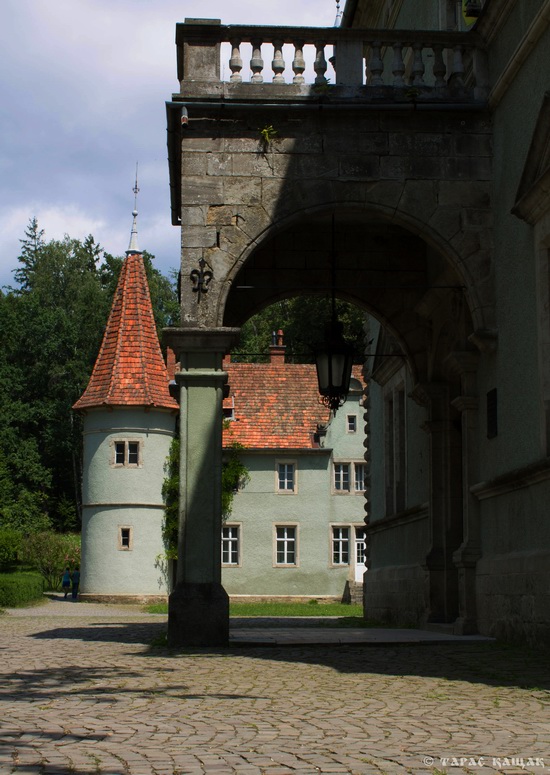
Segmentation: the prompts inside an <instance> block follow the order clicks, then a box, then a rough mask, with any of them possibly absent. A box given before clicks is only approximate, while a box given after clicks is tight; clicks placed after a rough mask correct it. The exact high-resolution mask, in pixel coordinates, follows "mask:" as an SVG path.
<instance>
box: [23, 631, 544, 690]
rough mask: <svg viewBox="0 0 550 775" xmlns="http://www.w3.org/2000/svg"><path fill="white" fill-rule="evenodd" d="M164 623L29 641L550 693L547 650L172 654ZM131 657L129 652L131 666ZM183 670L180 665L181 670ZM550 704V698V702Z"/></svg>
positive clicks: (439, 647) (483, 647) (449, 646)
mask: <svg viewBox="0 0 550 775" xmlns="http://www.w3.org/2000/svg"><path fill="white" fill-rule="evenodd" d="M165 634H166V621H165V620H162V621H159V622H151V621H149V622H143V623H141V622H135V621H133V622H127V621H112V622H109V623H105V622H101V623H100V622H90V623H88V624H86V625H85V626H83V625H82V624H79V625H78V626H74V627H71V626H67V627H58V628H55V629H48V630H43V631H41V632H37V633H35V634H34V635H33V636H32V637H34V638H39V639H45V640H53V639H57V638H58V639H63V640H79V641H82V642H86V641H101V642H106V643H107V642H117V643H128V644H135V643H141V644H143V645H144V646H147V647H148V648H147V649H146V650H145V651H144V652H142V653H140V654H139V656H140V657H142V656H146V657H149V658H151V659H152V660H160V659H162V660H163V664H162V669H163V670H166V669H168V668H167V665H166V661H165V660H166V659H174V660H185V659H186V658H191V657H192V658H196V657H199V656H200V657H202V658H214V657H224V658H225V659H227V658H235V659H239V658H241V657H245V658H252V659H257V660H258V662H261V661H263V660H267V661H279V662H285V663H289V664H295V663H302V664H310V665H324V666H326V667H329V668H332V669H334V670H335V671H336V672H338V673H349V674H353V673H358V674H361V673H362V674H364V673H373V674H381V675H388V676H404V675H414V676H419V677H440V678H445V679H447V680H454V681H468V682H470V683H482V684H486V685H489V686H516V687H520V688H527V689H538V690H541V691H542V690H545V691H549V690H550V664H549V660H548V651H547V650H545V649H541V650H534V649H529V648H527V647H522V646H510V645H507V644H502V643H475V642H470V643H465V644H461V643H455V642H449V643H445V644H427V643H425V644H409V643H401V644H391V645H373V644H368V645H367V644H357V645H355V644H354V645H339V644H325V645H303V646H300V645H285V646H258V647H255V646H239V647H237V648H236V647H234V646H229V647H227V648H180V649H170V648H168V647H166V646H164V645H159V644H163V643H164V642H165ZM134 655H135V653H134V654H132V653H129V654H128V657H127V659H128V660H129V661H130V662H131V659H132V656H134ZM179 667H181V665H180V666H179ZM548 699H549V700H550V697H549V698H548Z"/></svg>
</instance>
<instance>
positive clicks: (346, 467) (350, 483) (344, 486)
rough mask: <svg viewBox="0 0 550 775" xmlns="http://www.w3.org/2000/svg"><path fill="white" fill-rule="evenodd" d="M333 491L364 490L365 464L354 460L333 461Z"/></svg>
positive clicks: (347, 493) (355, 491) (357, 491)
mask: <svg viewBox="0 0 550 775" xmlns="http://www.w3.org/2000/svg"><path fill="white" fill-rule="evenodd" d="M333 471H334V477H333V484H332V488H333V492H334V493H344V494H346V495H349V493H352V492H353V493H360V492H365V490H366V481H367V466H366V464H365V463H359V462H355V461H350V462H346V463H343V462H338V463H334V468H333Z"/></svg>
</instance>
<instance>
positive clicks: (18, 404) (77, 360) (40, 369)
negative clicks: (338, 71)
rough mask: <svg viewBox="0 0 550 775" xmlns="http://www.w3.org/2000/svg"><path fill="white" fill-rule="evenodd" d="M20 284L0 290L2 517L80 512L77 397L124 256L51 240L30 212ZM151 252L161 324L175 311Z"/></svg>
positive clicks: (148, 264) (36, 518) (38, 524)
mask: <svg viewBox="0 0 550 775" xmlns="http://www.w3.org/2000/svg"><path fill="white" fill-rule="evenodd" d="M21 243H22V249H21V255H20V256H19V264H20V265H19V267H18V268H17V269H16V270H15V272H14V276H15V279H16V281H17V284H18V285H17V287H15V288H7V289H6V291H7V292H5V293H3V292H2V291H0V335H1V336H2V342H3V347H2V350H0V526H6V525H10V526H13V527H16V528H17V529H21V530H22V531H23V532H25V533H28V532H31V531H36V530H37V529H41V530H43V529H45V528H48V527H50V526H53V527H54V528H55V529H57V530H71V529H72V530H74V529H77V528H78V525H79V522H80V481H81V477H82V459H81V450H82V425H81V420H80V417H79V416H77V415H76V414H75V413H74V412H73V411H72V405H73V404H74V402H75V401H76V400H77V399H78V398H79V397H80V396H81V395H82V393H83V391H84V389H85V387H86V385H87V384H88V380H89V378H90V374H91V371H92V368H93V365H94V362H95V359H96V357H97V353H98V351H99V347H100V344H101V339H102V336H103V332H104V329H105V325H106V321H107V316H108V314H109V310H110V308H111V304H112V299H113V294H114V291H115V288H116V284H117V281H118V277H119V274H120V269H121V267H122V262H123V260H124V259H123V258H120V257H115V256H111V255H109V254H106V253H105V252H104V251H103V249H102V248H101V246H100V245H99V244H98V243H97V242H96V241H95V240H94V238H93V236H92V235H89V236H88V237H86V239H85V240H83V241H82V240H77V239H73V238H71V237H69V236H67V235H66V236H65V237H64V238H63V239H62V240H51V241H49V242H46V241H45V240H44V232H43V231H42V230H41V229H40V228H39V226H38V223H37V220H36V219H35V218H33V219H32V220H31V221H30V222H29V226H28V228H27V230H26V232H25V238H24V239H23V240H21ZM152 258H153V257H152V256H150V255H149V254H145V255H144V260H145V268H146V271H147V275H148V278H149V283H150V288H151V299H152V303H153V310H154V313H155V320H156V322H157V327H158V329H159V330H160V329H161V328H164V327H165V326H167V325H169V324H170V323H171V322H172V320H173V319H175V318H176V317H177V314H178V313H177V310H178V304H177V298H176V293H175V289H174V288H173V285H172V283H171V281H170V280H169V279H168V278H166V277H164V276H163V275H162V274H161V273H160V272H159V271H158V270H157V269H156V268H155V267H154V266H153V264H152Z"/></svg>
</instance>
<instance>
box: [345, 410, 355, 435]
mask: <svg viewBox="0 0 550 775" xmlns="http://www.w3.org/2000/svg"><path fill="white" fill-rule="evenodd" d="M346 433H357V415H356V414H348V415H346Z"/></svg>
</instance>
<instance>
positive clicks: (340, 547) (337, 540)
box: [332, 527, 349, 565]
mask: <svg viewBox="0 0 550 775" xmlns="http://www.w3.org/2000/svg"><path fill="white" fill-rule="evenodd" d="M332 564H333V565H349V527H333V528H332Z"/></svg>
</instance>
